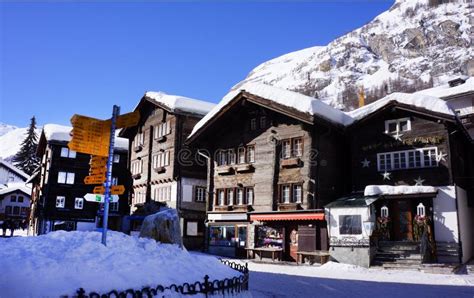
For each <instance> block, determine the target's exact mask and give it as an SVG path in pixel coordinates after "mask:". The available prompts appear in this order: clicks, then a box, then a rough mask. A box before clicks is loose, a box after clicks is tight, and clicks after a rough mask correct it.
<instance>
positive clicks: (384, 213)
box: [380, 206, 388, 217]
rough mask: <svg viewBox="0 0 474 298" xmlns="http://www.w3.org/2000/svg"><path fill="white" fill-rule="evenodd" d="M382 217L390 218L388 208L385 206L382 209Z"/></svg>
mask: <svg viewBox="0 0 474 298" xmlns="http://www.w3.org/2000/svg"><path fill="white" fill-rule="evenodd" d="M380 216H381V217H388V207H387V206H383V207H382V208H380Z"/></svg>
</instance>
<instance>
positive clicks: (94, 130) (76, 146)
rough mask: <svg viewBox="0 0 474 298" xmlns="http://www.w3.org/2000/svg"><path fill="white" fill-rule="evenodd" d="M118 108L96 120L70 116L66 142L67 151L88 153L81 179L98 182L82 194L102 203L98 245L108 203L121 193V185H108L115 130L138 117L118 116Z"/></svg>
mask: <svg viewBox="0 0 474 298" xmlns="http://www.w3.org/2000/svg"><path fill="white" fill-rule="evenodd" d="M119 114H120V107H118V106H116V105H114V107H113V111H112V118H111V119H109V120H100V119H95V118H91V117H87V116H82V115H74V116H73V117H72V118H71V123H72V126H73V129H72V132H71V136H72V139H71V141H70V142H69V143H68V147H69V149H71V150H74V151H76V152H80V153H86V154H90V155H91V160H90V162H89V165H90V169H89V176H86V177H85V178H84V183H85V184H88V185H94V184H102V186H96V187H94V191H93V192H94V193H93V194H86V195H85V196H84V199H85V200H86V201H90V202H99V203H104V220H103V229H102V244H104V245H107V225H108V218H109V202H111V200H112V202H118V199H119V196H118V195H121V194H123V193H124V192H125V187H124V186H123V185H113V186H112V165H113V157H114V145H115V129H116V128H123V127H128V126H134V125H137V124H138V122H139V120H140V114H139V112H138V111H135V112H132V113H128V114H125V115H122V116H119Z"/></svg>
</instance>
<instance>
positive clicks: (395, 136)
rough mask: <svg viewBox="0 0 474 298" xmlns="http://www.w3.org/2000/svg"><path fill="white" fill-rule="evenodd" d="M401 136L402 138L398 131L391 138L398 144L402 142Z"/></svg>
mask: <svg viewBox="0 0 474 298" xmlns="http://www.w3.org/2000/svg"><path fill="white" fill-rule="evenodd" d="M402 136H403V134H402V133H400V132H399V131H397V133H396V134H394V135H393V138H394V139H395V140H396V141H400V142H401V141H402Z"/></svg>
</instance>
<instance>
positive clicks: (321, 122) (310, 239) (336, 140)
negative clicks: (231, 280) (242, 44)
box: [188, 84, 349, 260]
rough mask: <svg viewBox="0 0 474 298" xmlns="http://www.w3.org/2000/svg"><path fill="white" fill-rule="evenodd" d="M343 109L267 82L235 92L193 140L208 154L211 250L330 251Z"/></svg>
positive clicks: (340, 175)
mask: <svg viewBox="0 0 474 298" xmlns="http://www.w3.org/2000/svg"><path fill="white" fill-rule="evenodd" d="M344 118H345V115H344V114H343V113H342V112H339V111H337V110H335V109H332V108H330V107H329V106H327V105H325V104H324V103H322V102H321V101H318V100H315V99H313V98H310V97H307V96H304V95H301V94H297V93H294V92H290V91H286V90H281V89H278V88H274V87H270V86H267V85H256V84H252V85H245V86H244V87H242V88H241V89H239V90H235V91H232V92H230V93H229V94H228V95H227V96H226V97H224V99H223V100H222V101H221V103H219V104H218V105H217V106H216V108H214V109H213V110H212V111H211V112H210V113H209V114H208V115H206V117H205V118H204V119H203V120H201V122H199V123H198V124H197V125H196V127H195V128H194V131H193V133H192V135H191V136H190V137H189V139H188V142H189V143H190V144H191V145H192V146H194V147H198V148H200V152H201V153H202V154H203V155H206V156H208V162H209V181H208V182H209V184H208V197H207V198H208V202H209V203H208V207H207V226H208V229H207V230H208V233H207V239H206V242H207V249H208V251H209V252H210V253H214V254H219V255H227V256H245V255H246V250H247V251H249V252H252V251H255V252H259V253H261V252H262V251H269V252H272V253H275V252H278V253H280V254H281V255H282V257H283V258H284V259H287V260H296V258H297V253H298V251H314V250H327V249H328V241H327V232H326V221H325V218H324V212H323V209H322V208H323V206H324V205H325V204H327V203H329V202H331V201H332V200H334V199H335V198H337V197H338V196H340V195H341V194H342V193H344V192H345V186H346V183H347V182H348V181H349V179H347V180H346V178H349V175H348V173H345V172H344V162H345V160H344V155H343V150H344V147H345V140H344V135H343V129H342V128H343V125H342V123H343V120H344Z"/></svg>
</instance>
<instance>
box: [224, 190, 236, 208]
mask: <svg viewBox="0 0 474 298" xmlns="http://www.w3.org/2000/svg"><path fill="white" fill-rule="evenodd" d="M234 193H235V191H234V189H233V188H229V189H228V190H227V192H226V195H227V203H228V205H229V206H233V205H234V196H235V194H234Z"/></svg>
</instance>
